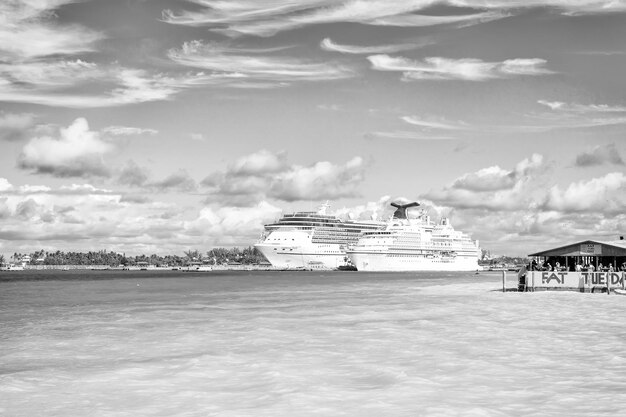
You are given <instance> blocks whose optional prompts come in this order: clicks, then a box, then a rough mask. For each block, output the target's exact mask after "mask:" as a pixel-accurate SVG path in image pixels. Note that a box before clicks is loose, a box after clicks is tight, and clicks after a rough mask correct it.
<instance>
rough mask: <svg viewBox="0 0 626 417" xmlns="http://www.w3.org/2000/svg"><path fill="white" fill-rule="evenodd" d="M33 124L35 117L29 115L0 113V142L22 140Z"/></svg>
mask: <svg viewBox="0 0 626 417" xmlns="http://www.w3.org/2000/svg"><path fill="white" fill-rule="evenodd" d="M34 124H35V116H34V115H32V114H30V113H4V112H0V140H7V141H17V140H20V139H23V138H24V137H25V136H26V134H27V133H28V131H29V130H30V129H31V128H32V127H33V126H34Z"/></svg>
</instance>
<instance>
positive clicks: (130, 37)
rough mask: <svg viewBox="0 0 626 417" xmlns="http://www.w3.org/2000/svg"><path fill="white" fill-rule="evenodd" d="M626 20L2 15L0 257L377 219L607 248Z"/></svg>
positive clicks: (236, 242)
mask: <svg viewBox="0 0 626 417" xmlns="http://www.w3.org/2000/svg"><path fill="white" fill-rule="evenodd" d="M624 74H626V1H620V0H612V1H609V0H570V1H566V0H542V1H537V0H524V1H522V0H475V1H471V0H448V1H437V0H395V1H393V2H390V1H384V0H381V1H374V0H369V1H368V0H350V1H342V0H332V1H330V0H231V1H224V0H135V1H133V0H106V1H105V0H84V1H72V0H3V1H2V2H1V3H0V253H2V254H5V256H7V257H9V256H11V255H12V254H13V253H15V252H20V253H30V252H32V251H35V250H42V249H43V250H47V251H50V250H64V251H88V250H107V251H115V252H123V253H126V254H127V255H129V254H130V255H138V254H153V253H156V254H160V255H164V254H181V255H182V254H183V252H184V251H187V250H199V251H200V252H204V251H207V250H210V249H211V248H214V247H233V246H237V247H247V246H250V245H253V244H254V243H255V242H256V241H257V240H258V238H259V236H260V234H261V232H262V230H263V225H264V224H267V223H269V222H272V221H275V220H276V219H278V218H279V217H280V216H281V215H282V214H283V213H289V212H292V211H295V210H316V209H317V207H318V206H319V205H320V204H322V203H324V202H326V201H329V204H330V209H329V211H330V212H332V213H336V214H337V215H340V216H344V217H345V216H351V217H353V218H364V219H368V218H379V219H382V218H386V217H387V216H388V215H389V214H390V213H392V211H393V210H391V208H390V207H389V203H390V202H391V201H396V200H399V201H400V200H404V201H418V202H420V203H421V204H422V206H423V207H424V209H425V210H427V211H428V212H429V213H430V214H431V216H432V217H434V218H438V217H440V216H446V217H449V218H450V221H451V223H452V225H453V226H454V227H455V228H456V229H459V230H462V231H465V232H467V233H469V234H470V235H471V236H472V237H473V238H474V239H478V240H479V241H480V246H481V247H482V248H483V249H485V250H489V251H490V252H491V253H492V254H506V255H511V256H523V255H526V254H528V253H532V252H534V251H538V250H542V249H546V248H550V247H555V246H560V245H564V244H568V243H572V242H577V241H582V240H586V239H597V240H604V241H611V240H616V239H618V238H619V236H620V235H626V169H625V159H626V81H625V80H624Z"/></svg>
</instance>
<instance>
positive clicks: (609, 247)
mask: <svg viewBox="0 0 626 417" xmlns="http://www.w3.org/2000/svg"><path fill="white" fill-rule="evenodd" d="M528 256H626V240H615V241H611V242H607V241H600V240H583V241H581V242H576V243H569V244H567V245H564V246H559V247H556V248H552V249H547V250H544V251H541V252H536V253H531V254H529V255H528Z"/></svg>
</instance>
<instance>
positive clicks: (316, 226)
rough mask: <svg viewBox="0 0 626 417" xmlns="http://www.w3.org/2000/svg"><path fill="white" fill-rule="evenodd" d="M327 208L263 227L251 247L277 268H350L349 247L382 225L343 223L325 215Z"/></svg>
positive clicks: (285, 217)
mask: <svg viewBox="0 0 626 417" xmlns="http://www.w3.org/2000/svg"><path fill="white" fill-rule="evenodd" d="M328 207H329V206H328V204H324V205H322V206H320V209H319V210H318V211H317V212H310V211H300V212H295V213H291V214H285V215H284V216H283V217H282V218H281V219H280V220H278V221H277V222H276V223H272V224H267V225H265V232H264V233H263V236H262V237H261V240H260V241H259V242H258V243H257V244H255V245H254V246H255V247H256V248H257V249H258V250H259V251H260V252H261V253H262V254H263V255H264V256H265V258H267V260H268V261H269V262H270V263H271V264H272V266H274V267H276V268H284V269H336V268H340V267H347V266H349V259H348V257H347V255H346V249H347V247H348V245H351V244H354V243H356V241H357V239H358V238H359V235H360V234H361V232H363V231H373V230H378V229H382V228H384V227H385V225H386V222H381V221H375V220H372V221H353V220H348V221H343V220H341V219H339V218H338V217H336V216H333V215H329V214H326V210H327V209H328Z"/></svg>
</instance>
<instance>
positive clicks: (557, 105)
mask: <svg viewBox="0 0 626 417" xmlns="http://www.w3.org/2000/svg"><path fill="white" fill-rule="evenodd" d="M537 103H539V104H541V105H543V106H547V107H549V108H550V109H552V110H556V111H561V112H573V113H618V112H626V107H625V106H609V105H608V104H578V103H564V102H562V101H547V100H538V101H537Z"/></svg>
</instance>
